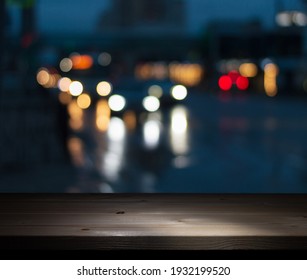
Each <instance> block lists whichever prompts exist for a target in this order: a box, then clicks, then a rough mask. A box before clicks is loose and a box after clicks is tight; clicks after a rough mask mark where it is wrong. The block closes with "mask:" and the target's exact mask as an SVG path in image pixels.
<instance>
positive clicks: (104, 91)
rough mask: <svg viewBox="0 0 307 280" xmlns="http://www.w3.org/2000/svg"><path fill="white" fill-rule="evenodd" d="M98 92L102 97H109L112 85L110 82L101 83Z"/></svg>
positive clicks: (97, 88)
mask: <svg viewBox="0 0 307 280" xmlns="http://www.w3.org/2000/svg"><path fill="white" fill-rule="evenodd" d="M96 90H97V93H98V94H99V95H100V96H108V95H109V94H110V93H111V92H112V85H111V84H110V83H108V82H100V83H99V84H98V85H97V87H96Z"/></svg>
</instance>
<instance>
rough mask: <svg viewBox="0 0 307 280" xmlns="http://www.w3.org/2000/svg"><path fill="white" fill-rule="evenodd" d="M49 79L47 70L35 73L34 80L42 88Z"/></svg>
mask: <svg viewBox="0 0 307 280" xmlns="http://www.w3.org/2000/svg"><path fill="white" fill-rule="evenodd" d="M49 79H50V74H49V72H48V71H47V69H45V68H42V69H40V70H39V71H38V72H37V75H36V80H37V82H38V83H39V84H40V85H42V86H45V85H47V84H48V82H49Z"/></svg>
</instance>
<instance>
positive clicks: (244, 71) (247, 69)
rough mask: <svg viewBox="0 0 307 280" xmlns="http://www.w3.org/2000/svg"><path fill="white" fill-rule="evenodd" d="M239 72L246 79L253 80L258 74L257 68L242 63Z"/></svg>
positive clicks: (254, 65)
mask: <svg viewBox="0 0 307 280" xmlns="http://www.w3.org/2000/svg"><path fill="white" fill-rule="evenodd" d="M239 72H240V74H241V75H242V76H244V77H246V78H253V77H256V75H257V74H258V68H257V65H256V64H254V63H243V64H241V65H240V67H239Z"/></svg>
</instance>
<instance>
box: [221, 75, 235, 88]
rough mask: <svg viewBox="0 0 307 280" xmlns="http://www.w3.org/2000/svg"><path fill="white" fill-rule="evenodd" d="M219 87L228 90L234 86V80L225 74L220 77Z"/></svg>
mask: <svg viewBox="0 0 307 280" xmlns="http://www.w3.org/2000/svg"><path fill="white" fill-rule="evenodd" d="M219 87H220V89H221V90H224V91H227V90H230V89H231V87H232V80H231V78H230V77H229V76H227V75H224V76H222V77H220V79H219Z"/></svg>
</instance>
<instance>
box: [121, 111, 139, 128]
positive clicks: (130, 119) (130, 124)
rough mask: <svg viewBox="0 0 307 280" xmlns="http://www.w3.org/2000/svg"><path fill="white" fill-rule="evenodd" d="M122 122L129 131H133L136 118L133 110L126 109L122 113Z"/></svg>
mask: <svg viewBox="0 0 307 280" xmlns="http://www.w3.org/2000/svg"><path fill="white" fill-rule="evenodd" d="M123 119H124V122H125V125H126V127H127V129H128V130H129V131H133V130H134V129H135V128H136V125H137V118H136V115H135V113H134V112H133V111H127V112H125V113H124V117H123Z"/></svg>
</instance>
